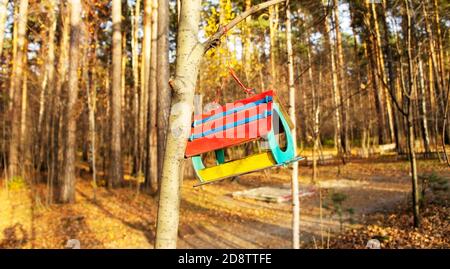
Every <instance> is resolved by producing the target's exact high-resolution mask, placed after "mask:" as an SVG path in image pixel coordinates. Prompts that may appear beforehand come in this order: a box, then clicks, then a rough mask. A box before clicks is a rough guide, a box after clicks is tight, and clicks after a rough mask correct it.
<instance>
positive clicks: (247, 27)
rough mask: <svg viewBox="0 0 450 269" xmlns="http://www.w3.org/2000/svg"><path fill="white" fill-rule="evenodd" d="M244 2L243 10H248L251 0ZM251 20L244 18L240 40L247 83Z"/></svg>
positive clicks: (249, 62) (248, 77)
mask: <svg viewBox="0 0 450 269" xmlns="http://www.w3.org/2000/svg"><path fill="white" fill-rule="evenodd" d="M244 4H245V10H249V9H250V8H251V6H252V0H245V2H244ZM251 22H252V17H251V16H248V17H247V19H245V24H244V25H243V28H244V29H243V33H244V35H245V36H244V37H243V40H242V42H243V43H244V44H243V47H244V51H243V62H244V73H245V78H246V80H247V85H248V84H249V83H250V72H251V71H252V70H251V51H250V48H251V45H252V44H251V42H252V40H251Z"/></svg>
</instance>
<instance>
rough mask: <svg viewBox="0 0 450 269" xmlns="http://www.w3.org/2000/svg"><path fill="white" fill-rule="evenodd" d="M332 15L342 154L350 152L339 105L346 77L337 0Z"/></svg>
mask: <svg viewBox="0 0 450 269" xmlns="http://www.w3.org/2000/svg"><path fill="white" fill-rule="evenodd" d="M333 14H334V31H335V37H336V55H337V57H336V58H337V66H336V69H337V70H336V71H337V73H338V78H339V82H338V84H337V87H338V94H339V100H340V103H339V107H338V109H339V110H341V115H342V125H343V126H342V128H341V132H340V133H339V134H338V135H339V136H340V139H341V145H340V147H341V148H342V151H343V153H346V154H347V153H348V152H349V150H350V147H349V140H348V139H349V138H348V119H347V113H348V111H347V106H346V105H345V104H341V102H342V100H343V97H342V96H343V94H344V92H345V93H347V92H348V89H345V90H344V88H345V87H346V86H345V85H347V81H346V75H345V67H344V53H343V51H342V35H341V30H340V23H339V9H338V0H333Z"/></svg>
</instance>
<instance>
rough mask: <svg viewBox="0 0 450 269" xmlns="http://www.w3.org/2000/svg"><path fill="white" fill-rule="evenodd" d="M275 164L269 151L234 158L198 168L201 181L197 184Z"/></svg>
mask: <svg viewBox="0 0 450 269" xmlns="http://www.w3.org/2000/svg"><path fill="white" fill-rule="evenodd" d="M276 165H277V163H276V162H275V160H274V159H273V157H272V153H270V152H264V153H259V154H255V155H251V156H249V157H247V158H245V159H240V160H235V161H231V162H227V163H224V164H221V165H217V166H214V167H209V168H205V169H202V170H199V171H198V175H199V177H200V178H201V181H202V182H201V183H200V184H199V185H202V184H206V183H210V182H213V181H217V180H221V179H225V178H228V177H233V176H238V175H242V174H246V173H250V172H254V171H258V170H262V169H266V168H269V167H272V166H276Z"/></svg>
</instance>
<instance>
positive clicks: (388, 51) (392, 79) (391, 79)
mask: <svg viewBox="0 0 450 269" xmlns="http://www.w3.org/2000/svg"><path fill="white" fill-rule="evenodd" d="M386 10H387V8H386V1H385V0H383V2H382V12H381V21H382V24H383V28H384V42H385V50H386V57H387V67H388V76H389V89H387V91H391V92H392V93H394V92H396V88H395V87H396V83H395V80H396V78H395V70H394V60H393V56H392V48H391V45H390V44H389V37H390V34H389V28H388V24H387V20H386V12H387V11H386ZM389 100H390V98H388V100H387V102H389ZM392 115H393V128H394V141H395V144H396V148H397V152H398V153H400V152H403V149H402V148H401V147H402V142H401V141H400V140H401V138H400V137H401V135H400V134H399V132H400V127H399V125H400V123H399V119H398V118H399V115H398V113H395V112H394V111H392Z"/></svg>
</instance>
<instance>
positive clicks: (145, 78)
mask: <svg viewBox="0 0 450 269" xmlns="http://www.w3.org/2000/svg"><path fill="white" fill-rule="evenodd" d="M143 29H144V36H143V40H142V57H141V60H142V63H141V94H140V108H139V150H140V152H139V170H138V173H144V172H145V170H146V161H145V156H146V154H145V153H146V147H147V146H148V145H147V144H148V143H147V142H148V140H147V139H146V138H147V137H148V133H149V132H147V122H148V109H149V107H148V104H149V87H150V60H151V48H152V47H151V40H152V0H144V26H143Z"/></svg>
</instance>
